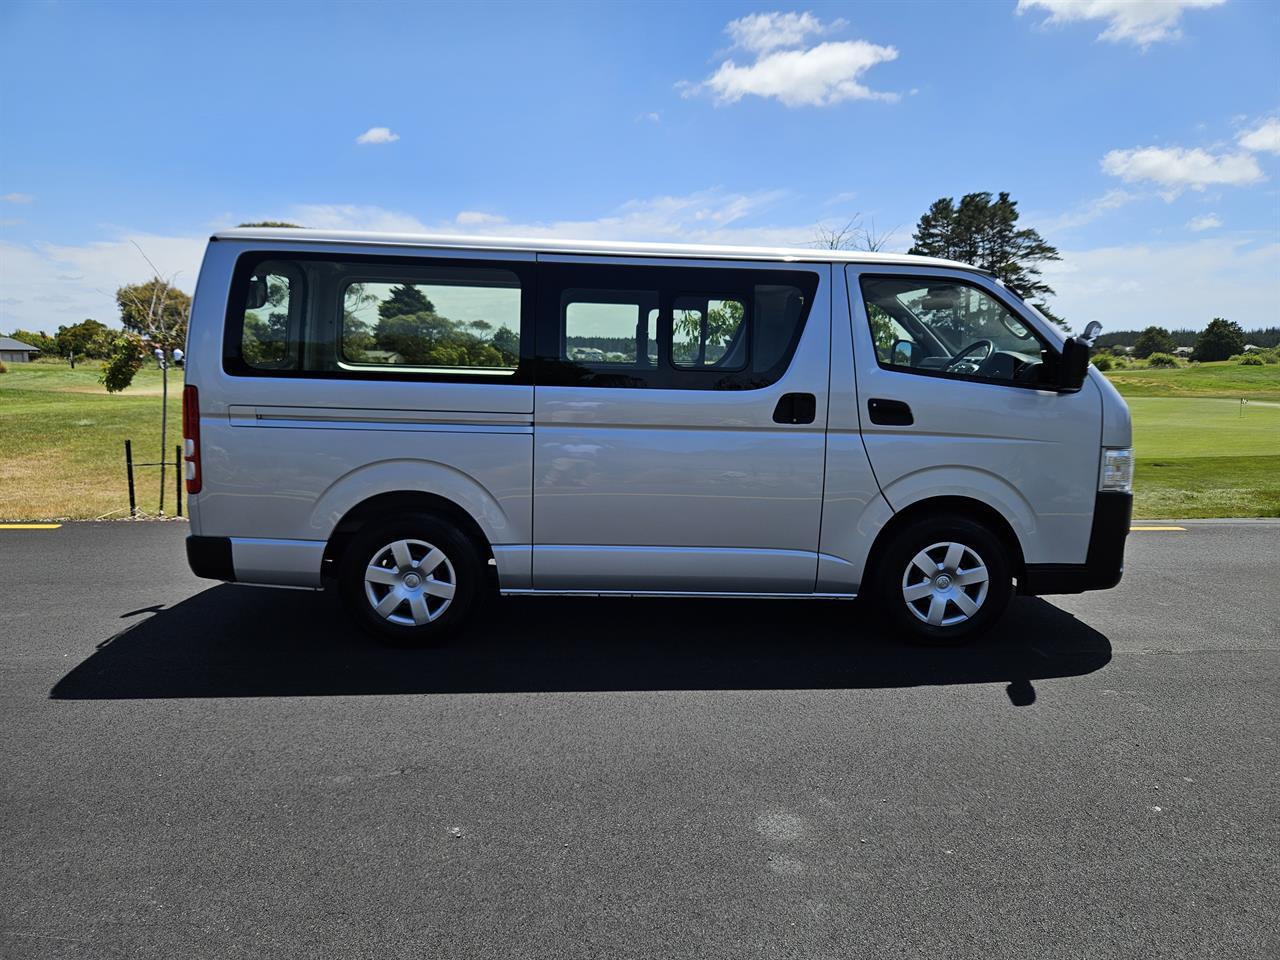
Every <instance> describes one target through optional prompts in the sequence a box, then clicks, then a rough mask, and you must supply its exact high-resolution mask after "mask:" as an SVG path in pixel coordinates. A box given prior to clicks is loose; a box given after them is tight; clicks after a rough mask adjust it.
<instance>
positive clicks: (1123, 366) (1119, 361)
mask: <svg viewBox="0 0 1280 960" xmlns="http://www.w3.org/2000/svg"><path fill="white" fill-rule="evenodd" d="M1112 366H1113V367H1115V369H1117V370H1128V369H1129V367H1130V366H1131V364H1130V363H1129V361H1128V360H1126V359H1125V358H1124V357H1116V359H1115V362H1114V363H1112Z"/></svg>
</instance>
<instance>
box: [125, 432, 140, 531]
mask: <svg viewBox="0 0 1280 960" xmlns="http://www.w3.org/2000/svg"><path fill="white" fill-rule="evenodd" d="M124 465H125V470H126V471H127V472H128V474H129V516H131V517H136V516H137V515H138V499H137V497H136V496H134V493H133V444H132V443H131V442H130V441H128V440H126V441H125V442H124Z"/></svg>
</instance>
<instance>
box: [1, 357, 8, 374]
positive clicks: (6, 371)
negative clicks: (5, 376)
mask: <svg viewBox="0 0 1280 960" xmlns="http://www.w3.org/2000/svg"><path fill="white" fill-rule="evenodd" d="M8 372H9V368H8V367H6V366H5V365H4V361H3V360H0V373H8Z"/></svg>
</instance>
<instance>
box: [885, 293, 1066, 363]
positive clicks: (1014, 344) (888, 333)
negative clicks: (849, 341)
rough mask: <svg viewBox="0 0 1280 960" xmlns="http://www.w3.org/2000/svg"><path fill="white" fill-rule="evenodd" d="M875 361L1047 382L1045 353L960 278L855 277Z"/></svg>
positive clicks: (1014, 319) (1007, 313)
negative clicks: (865, 314) (859, 282)
mask: <svg viewBox="0 0 1280 960" xmlns="http://www.w3.org/2000/svg"><path fill="white" fill-rule="evenodd" d="M862 295H863V299H864V301H865V303H866V308H867V320H868V322H869V323H870V325H871V336H872V339H873V340H874V341H875V348H876V359H877V360H878V361H879V362H880V365H881V366H883V367H886V368H889V369H898V370H903V371H910V372H916V373H930V374H934V375H942V376H953V377H961V378H969V379H981V380H996V381H1012V382H1019V383H1026V384H1029V385H1034V384H1038V383H1044V382H1048V373H1049V366H1050V365H1051V363H1046V360H1049V361H1051V360H1052V358H1053V354H1052V352H1051V351H1050V350H1049V349H1048V348H1047V346H1046V345H1045V344H1044V343H1043V342H1042V341H1041V340H1040V339H1039V338H1038V337H1037V336H1036V334H1035V333H1034V331H1032V330H1031V329H1030V328H1028V327H1027V326H1026V325H1025V324H1024V323H1023V322H1022V321H1021V320H1020V319H1019V318H1018V316H1017V314H1015V313H1013V311H1011V310H1010V309H1009V308H1008V307H1006V306H1005V305H1004V304H1003V303H1001V302H1000V301H999V300H997V299H996V298H995V297H994V296H992V295H991V294H989V293H987V292H986V291H985V290H983V289H981V288H979V287H976V286H973V285H971V284H967V283H961V282H959V281H955V280H947V279H929V278H925V277H901V276H894V277H863V278H862Z"/></svg>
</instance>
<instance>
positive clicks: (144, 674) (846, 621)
mask: <svg viewBox="0 0 1280 960" xmlns="http://www.w3.org/2000/svg"><path fill="white" fill-rule="evenodd" d="M136 617H145V619H141V620H135V618H136ZM125 618H128V619H129V620H131V621H133V622H131V624H130V626H128V627H126V628H125V629H124V630H122V631H121V632H120V633H117V634H116V635H115V636H113V637H111V638H109V639H108V640H105V641H103V642H102V643H100V644H99V645H98V647H97V649H96V651H95V652H94V653H93V654H92V655H91V656H90V657H89V658H88V659H87V660H85V661H83V662H82V663H80V664H79V665H78V666H76V667H75V668H74V669H73V670H71V672H70V673H68V674H67V675H66V676H64V677H63V678H62V679H61V680H59V681H58V683H57V684H56V685H55V686H54V688H53V689H52V690H51V691H50V694H49V695H50V697H51V698H53V699H55V700H130V699H150V698H169V697H262V696H265V697H271V696H275V697H281V696H286V697H287V696H328V695H356V696H359V695H373V694H411V693H418V694H421V693H491V692H553V691H610V690H620V691H621V690H753V689H760V690H764V689H769V690H773V689H842V688H870V687H913V686H926V685H943V684H962V683H993V682H1001V683H1006V684H1008V685H1009V686H1008V687H1007V693H1008V695H1009V699H1010V700H1011V701H1012V702H1013V703H1014V704H1016V705H1019V706H1023V705H1026V704H1027V703H1031V702H1033V701H1034V699H1035V689H1034V687H1033V686H1032V685H1031V681H1033V680H1042V679H1049V678H1054V677H1072V676H1082V675H1084V674H1087V673H1091V672H1093V671H1095V670H1098V669H1100V668H1101V667H1103V666H1105V665H1106V664H1107V663H1108V662H1109V661H1110V659H1111V644H1110V643H1109V642H1108V640H1107V638H1106V637H1104V636H1103V635H1102V634H1100V633H1099V632H1098V631H1096V630H1094V629H1093V628H1092V627H1090V626H1088V625H1087V624H1085V623H1082V622H1081V621H1079V620H1077V619H1076V618H1075V617H1073V616H1071V615H1070V614H1068V613H1066V612H1065V611H1063V610H1060V609H1058V608H1057V607H1055V606H1053V605H1052V604H1049V603H1046V602H1045V601H1043V600H1039V599H1032V598H1016V599H1015V600H1014V602H1013V604H1012V606H1011V607H1010V610H1009V612H1008V615H1007V616H1006V617H1005V618H1004V620H1003V621H1001V623H1000V624H998V625H997V627H996V628H995V629H994V630H993V631H992V632H991V633H990V634H989V635H988V636H987V637H986V638H985V639H983V640H981V641H979V642H978V643H976V644H974V645H972V646H966V647H960V648H930V647H918V646H907V645H905V644H902V643H900V642H898V641H897V640H896V639H895V638H893V637H891V636H888V635H886V633H885V632H884V628H882V627H879V626H876V625H875V624H874V623H872V622H869V618H868V616H867V614H866V613H865V611H864V610H863V608H862V606H861V605H860V604H858V603H856V602H854V603H850V602H847V601H815V600H794V601H792V600H695V599H687V600H685V599H636V600H627V599H618V600H606V599H591V598H585V599H571V598H550V597H548V598H532V597H527V598H518V599H517V598H508V599H503V600H494V601H492V602H491V603H490V607H489V609H486V610H485V611H484V612H483V613H481V614H480V615H479V616H478V617H477V619H476V620H475V621H473V624H472V627H471V628H470V629H469V630H468V631H466V632H465V633H464V634H462V635H460V636H458V637H455V638H454V639H453V641H452V642H451V644H450V645H449V646H446V647H444V648H442V649H428V650H401V649H394V648H389V647H385V646H381V645H379V644H377V643H376V641H372V640H369V639H367V638H366V637H365V636H364V635H363V634H362V633H361V632H360V630H359V629H357V628H356V627H355V626H354V625H353V624H352V622H351V621H350V620H348V619H347V617H346V616H345V615H344V614H343V612H342V610H341V608H340V606H339V604H338V603H337V600H336V599H335V598H334V597H333V596H331V595H329V594H315V593H310V592H305V593H304V592H294V591H288V590H268V589H259V588H252V587H237V586H230V585H220V586H216V587H212V588H210V589H208V590H205V591H203V592H201V593H199V594H196V595H195V596H193V597H191V598H189V599H187V600H184V601H182V602H181V603H179V604H177V605H176V606H174V607H171V608H168V609H159V610H157V609H155V608H146V609H144V610H137V611H129V612H127V613H125V614H122V619H125Z"/></svg>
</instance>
